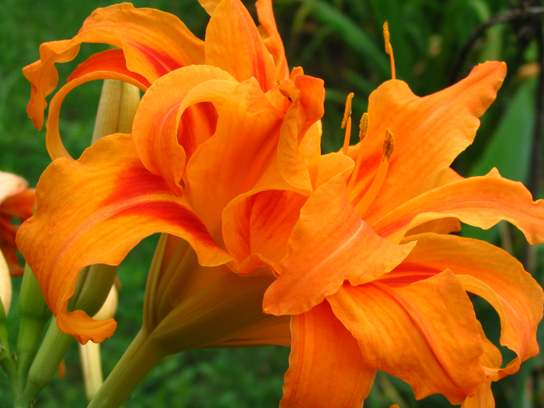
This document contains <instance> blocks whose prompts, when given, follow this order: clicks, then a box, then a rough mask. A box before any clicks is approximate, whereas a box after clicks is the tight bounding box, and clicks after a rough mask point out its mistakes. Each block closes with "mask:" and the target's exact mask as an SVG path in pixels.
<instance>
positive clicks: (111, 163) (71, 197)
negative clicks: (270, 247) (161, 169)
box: [17, 134, 231, 343]
mask: <svg viewBox="0 0 544 408" xmlns="http://www.w3.org/2000/svg"><path fill="white" fill-rule="evenodd" d="M36 196H37V208H36V214H35V215H34V216H33V217H31V218H30V219H29V220H27V221H26V222H25V223H24V224H23V225H22V226H21V228H20V230H19V233H18V235H17V243H18V246H19V248H20V250H21V252H22V253H23V255H24V256H25V259H26V260H27V262H28V264H29V265H30V267H31V268H32V270H33V271H34V273H35V274H36V277H37V279H38V281H39V283H40V286H41V287H42V290H43V292H44V297H45V300H46V302H47V303H48V305H49V307H50V308H51V310H52V311H53V312H54V313H55V315H56V316H57V318H58V319H59V327H61V328H63V329H65V330H67V331H68V333H69V334H71V335H73V336H75V337H76V338H78V340H79V341H80V342H82V343H85V342H86V341H87V340H89V339H91V340H93V341H98V340H100V339H103V338H104V337H109V336H110V335H111V334H112V332H113V329H114V327H113V325H111V324H110V325H108V324H106V323H101V324H100V325H98V324H96V323H93V321H92V320H91V318H90V317H88V316H87V315H86V314H85V313H83V312H81V313H74V314H67V310H66V308H67V304H68V300H69V298H70V297H71V296H72V293H73V291H74V287H75V284H76V281H77V278H78V274H79V271H80V270H81V268H83V267H84V266H86V265H91V264H98V263H103V264H108V265H116V264H118V263H119V262H121V260H122V259H123V258H124V257H125V256H126V254H127V253H128V251H129V250H130V249H132V247H134V246H135V245H136V244H137V243H138V242H139V241H140V240H141V239H142V238H144V237H146V236H148V235H151V234H153V233H155V232H166V233H171V234H173V235H177V236H180V237H182V238H184V239H186V240H187V241H188V242H190V243H191V245H192V246H193V248H194V249H195V251H196V252H197V254H198V256H199V261H200V263H201V264H203V265H209V266H214V265H219V264H223V263H226V262H228V261H230V259H231V258H230V256H229V255H228V254H227V253H225V252H224V251H223V250H222V249H221V248H219V247H218V246H217V245H216V244H215V242H213V240H212V239H211V237H210V236H209V234H208V231H207V230H206V227H205V226H204V225H203V224H202V222H201V221H200V220H199V218H198V217H197V216H196V215H195V214H194V213H193V212H192V211H191V210H190V209H189V208H188V207H187V206H186V205H184V202H183V200H180V199H179V198H178V197H177V196H176V195H175V194H174V193H173V192H172V191H171V190H170V188H169V187H168V185H167V184H166V182H165V181H164V180H162V179H161V178H160V177H158V176H156V175H154V174H152V173H150V172H149V171H148V170H147V169H146V168H145V167H144V166H143V165H142V163H141V161H140V159H139V158H138V155H137V153H136V149H135V147H134V144H133V142H132V139H131V137H130V135H123V134H116V135H112V136H108V137H105V138H104V139H102V140H100V141H99V142H97V143H95V144H94V145H93V146H92V147H90V148H88V149H87V150H86V151H85V152H84V153H83V155H82V156H81V158H80V159H79V160H77V161H70V160H67V159H64V158H61V159H58V160H55V161H54V162H53V163H52V164H51V165H50V166H49V167H48V168H47V169H46V171H45V172H44V173H43V175H42V177H41V180H40V182H39V183H38V188H37V191H36ZM87 325H91V326H89V327H91V329H90V330H81V331H79V328H81V327H87ZM93 325H98V326H100V327H97V328H96V330H94V329H93V327H95V326H93Z"/></svg>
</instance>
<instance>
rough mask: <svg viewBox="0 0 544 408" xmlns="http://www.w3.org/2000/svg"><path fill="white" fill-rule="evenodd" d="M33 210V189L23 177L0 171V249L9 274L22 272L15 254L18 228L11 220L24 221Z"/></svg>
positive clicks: (14, 274)
mask: <svg viewBox="0 0 544 408" xmlns="http://www.w3.org/2000/svg"><path fill="white" fill-rule="evenodd" d="M33 210H34V189H31V188H28V183H27V182H26V180H24V179H23V178H21V177H19V176H16V175H14V174H10V173H4V172H0V251H1V252H2V253H3V254H4V257H5V259H6V261H7V264H8V266H9V271H10V274H11V276H18V275H22V274H23V268H22V267H21V265H19V261H18V260H17V255H16V246H15V234H16V233H17V229H18V228H19V227H18V226H17V225H12V224H11V220H12V219H13V218H18V219H19V220H20V221H25V220H26V219H27V218H28V217H30V216H31V215H32V211H33Z"/></svg>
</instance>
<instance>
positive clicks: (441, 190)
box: [371, 169, 544, 244]
mask: <svg viewBox="0 0 544 408" xmlns="http://www.w3.org/2000/svg"><path fill="white" fill-rule="evenodd" d="M450 217H455V218H458V219H460V220H461V221H462V222H464V223H467V224H470V225H473V226H476V227H479V228H483V229H488V228H490V227H492V226H493V225H495V224H497V223H498V222H499V221H501V220H506V221H508V222H511V223H512V224H514V225H515V226H516V227H518V228H519V229H520V230H521V231H522V232H523V233H524V234H525V237H526V238H527V240H528V241H529V243H531V244H538V243H541V242H544V201H543V200H538V201H535V202H533V200H532V197H531V193H530V192H529V191H528V190H527V189H526V188H525V187H524V186H523V184H521V183H519V182H514V181H511V180H508V179H505V178H502V177H501V176H500V175H499V173H498V171H497V170H496V169H493V170H492V171H491V172H489V174H487V175H486V176H482V177H471V178H467V179H463V180H460V181H457V182H452V183H448V184H446V185H443V186H441V187H438V188H435V189H433V190H431V191H428V192H427V193H425V194H422V195H420V196H418V197H416V198H414V199H412V200H410V201H408V202H407V203H405V204H403V205H401V206H400V207H397V208H395V209H393V210H392V211H391V212H389V213H388V214H386V215H385V216H384V217H383V218H382V219H380V220H379V221H376V222H375V223H374V224H371V225H372V228H373V229H374V230H375V231H376V233H377V234H378V235H380V236H382V237H385V238H387V239H389V240H391V241H393V242H399V241H400V240H401V239H402V237H403V236H404V234H405V233H406V231H408V230H409V229H411V228H414V227H416V226H418V225H421V224H423V223H425V222H428V221H432V220H436V219H440V218H450Z"/></svg>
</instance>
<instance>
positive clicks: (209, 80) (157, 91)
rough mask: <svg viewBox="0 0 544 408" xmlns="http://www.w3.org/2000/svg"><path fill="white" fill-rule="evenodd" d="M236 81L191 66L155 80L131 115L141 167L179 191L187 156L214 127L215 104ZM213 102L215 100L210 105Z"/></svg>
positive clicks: (209, 69) (218, 71) (214, 70)
mask: <svg viewBox="0 0 544 408" xmlns="http://www.w3.org/2000/svg"><path fill="white" fill-rule="evenodd" d="M237 85H238V83H237V82H235V81H234V79H233V78H232V76H231V75H230V74H228V73H227V72H225V71H222V70H221V69H219V68H215V67H209V66H200V65H193V66H189V67H184V68H180V69H178V70H176V71H173V72H171V73H169V74H167V75H165V76H163V77H162V78H160V79H158V80H157V81H155V83H154V84H153V86H151V87H150V88H149V90H148V91H147V92H146V94H145V95H144V97H143V98H142V100H141V102H140V106H139V108H138V111H137V112H136V116H135V118H134V125H133V128H134V131H133V137H134V143H135V144H136V149H137V150H138V153H139V155H140V158H141V160H142V162H143V164H144V166H145V167H146V168H147V169H148V170H149V171H150V172H152V173H154V174H160V175H161V176H162V177H163V178H164V179H165V180H166V181H167V182H168V184H169V186H170V188H171V189H172V190H173V191H176V192H177V193H178V194H181V193H182V191H183V189H182V187H181V185H180V181H181V179H182V178H183V176H184V175H185V165H186V159H188V158H190V157H191V154H192V153H193V152H194V151H195V150H196V149H197V147H198V146H199V145H200V144H201V143H202V142H204V141H205V140H207V139H208V138H209V137H210V136H211V135H212V134H213V133H214V132H215V127H216V122H217V114H216V108H215V107H214V105H213V104H216V105H217V106H220V105H221V104H222V102H223V101H224V100H225V99H226V98H227V97H228V96H229V95H230V94H231V93H232V91H233V90H234V88H235V87H236V86H237ZM212 103H213V104H212Z"/></svg>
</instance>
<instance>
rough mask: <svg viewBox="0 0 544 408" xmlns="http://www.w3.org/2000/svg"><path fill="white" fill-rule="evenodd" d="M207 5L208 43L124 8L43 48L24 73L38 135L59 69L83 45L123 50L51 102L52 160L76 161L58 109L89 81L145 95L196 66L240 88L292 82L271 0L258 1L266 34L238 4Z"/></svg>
mask: <svg viewBox="0 0 544 408" xmlns="http://www.w3.org/2000/svg"><path fill="white" fill-rule="evenodd" d="M200 3H201V4H202V6H203V7H204V8H205V10H206V11H207V12H208V14H210V16H211V18H210V22H209V24H208V27H207V30H206V38H205V41H202V40H200V39H198V38H197V37H195V36H194V35H193V34H192V33H191V32H190V31H189V29H188V28H187V27H186V26H185V24H183V23H182V22H181V21H180V20H179V19H178V18H177V17H175V16H173V15H172V14H169V13H165V12H162V11H159V10H155V9H148V8H142V9H137V8H134V6H133V5H132V4H130V3H123V4H117V5H113V6H110V7H106V8H101V9H97V10H95V11H94V12H93V13H92V14H91V16H90V17H89V18H88V19H87V20H86V21H85V23H84V24H83V26H82V27H81V29H80V30H79V33H78V34H77V35H76V36H75V37H74V38H72V39H71V40H62V41H53V42H48V43H43V44H42V45H41V46H40V59H39V60H38V61H36V62H34V63H32V64H30V65H28V66H27V67H25V68H24V69H23V74H24V75H25V77H26V78H27V79H28V80H29V81H30V83H31V84H32V90H31V97H30V102H29V104H28V108H27V112H28V115H29V117H30V118H31V119H32V121H33V122H34V125H35V126H36V128H38V129H41V127H42V125H43V120H44V110H45V108H46V107H47V102H46V100H45V98H46V96H47V95H49V94H50V93H51V92H53V91H54V89H55V88H56V86H57V83H58V72H57V70H56V68H55V65H54V64H55V63H56V62H68V61H71V60H73V59H74V58H75V57H76V56H77V54H78V52H79V48H80V44H81V43H105V44H111V45H113V46H115V47H118V48H119V49H112V50H107V51H104V52H101V53H98V54H95V55H92V56H91V57H90V58H89V59H88V60H87V61H85V62H83V63H82V64H80V65H79V66H78V67H77V69H76V70H75V71H74V72H73V73H72V75H71V76H70V77H69V78H68V81H67V84H66V85H64V86H63V87H62V88H61V89H60V90H59V91H58V92H57V94H56V95H55V97H54V98H53V99H52V100H51V106H50V108H49V115H48V119H47V125H46V126H47V149H48V151H49V154H50V155H51V157H52V158H53V159H56V158H59V157H68V158H70V154H69V153H68V152H67V151H66V149H65V148H64V145H63V144H62V141H61V138H60V134H59V130H58V119H59V111H60V107H61V104H62V101H63V100H64V98H65V96H66V95H67V94H68V92H70V91H71V90H72V89H74V88H75V87H76V86H79V85H81V84H83V83H85V82H88V81H92V80H95V79H119V80H121V81H126V82H129V83H131V84H133V85H135V86H137V87H139V88H140V89H142V90H143V91H146V90H147V89H148V88H149V86H150V84H152V83H153V82H155V81H156V80H157V79H158V78H160V77H161V76H163V75H165V74H166V73H168V72H171V71H173V70H175V69H178V68H181V67H185V66H189V65H195V64H197V65H202V64H206V65H212V66H216V67H219V68H221V69H223V70H224V71H227V72H228V73H230V74H231V75H232V76H233V77H234V78H235V79H236V80H238V81H239V82H242V81H245V80H247V79H250V78H255V79H256V80H257V82H258V83H259V85H260V87H261V89H262V90H263V91H264V92H266V91H268V90H270V89H271V88H273V87H275V86H276V84H277V81H282V82H283V81H285V80H286V79H288V77H289V71H288V68H287V61H286V59H285V54H284V49H283V43H282V41H281V38H280V36H279V34H278V31H277V29H276V23H275V20H274V15H273V13H272V2H271V0H258V1H257V4H256V5H257V14H258V16H259V21H260V23H261V26H260V27H259V28H258V27H256V25H255V23H254V22H253V19H252V17H251V15H250V14H249V12H248V11H247V9H246V8H245V7H244V5H243V4H242V3H241V2H240V1H239V0H222V1H220V0H201V1H200ZM183 119H184V122H185V121H186V122H189V123H190V122H192V121H198V120H200V118H199V115H198V114H197V113H194V114H193V115H189V114H188V115H186V117H185V118H183ZM189 123H186V126H190V124H189Z"/></svg>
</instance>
